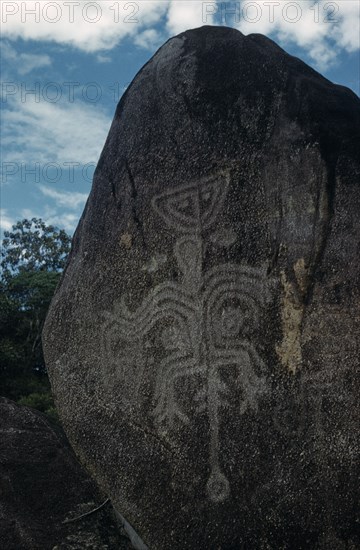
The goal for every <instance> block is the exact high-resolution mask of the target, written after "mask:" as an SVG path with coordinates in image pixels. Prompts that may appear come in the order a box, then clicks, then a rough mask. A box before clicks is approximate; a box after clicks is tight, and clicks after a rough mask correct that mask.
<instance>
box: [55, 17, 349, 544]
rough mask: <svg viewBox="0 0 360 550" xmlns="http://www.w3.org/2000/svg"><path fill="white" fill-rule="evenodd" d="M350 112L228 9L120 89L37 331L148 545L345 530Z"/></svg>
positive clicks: (88, 455) (281, 538)
mask: <svg viewBox="0 0 360 550" xmlns="http://www.w3.org/2000/svg"><path fill="white" fill-rule="evenodd" d="M359 115H360V102H359V99H358V98H357V97H356V96H355V94H354V93H353V92H351V91H350V90H348V89H346V88H344V87H342V86H337V85H335V84H332V83H331V82H329V81H328V80H326V79H325V78H323V77H322V76H321V75H319V74H318V73H316V72H315V71H314V70H312V69H311V68H309V67H308V66H306V65H305V64H304V63H303V62H301V61H300V60H298V59H296V58H294V57H291V56H290V55H288V54H286V53H285V52H284V51H283V50H282V49H281V48H279V47H278V46H277V45H276V44H275V43H274V42H272V41H271V40H269V39H267V38H265V37H264V36H261V35H250V36H246V37H245V36H243V35H242V34H241V33H240V32H238V31H236V30H233V29H229V28H224V27H203V28H200V29H195V30H191V31H187V32H185V33H182V34H180V35H179V36H177V37H175V38H173V39H171V40H169V41H168V42H167V43H166V44H165V45H164V46H163V47H162V48H161V49H160V50H159V51H158V52H157V53H156V54H155V55H154V57H153V58H152V59H151V60H150V61H149V63H147V64H146V65H145V66H144V67H143V69H142V70H141V71H140V72H139V74H138V75H137V76H136V78H135V79H134V81H133V82H132V84H131V86H130V87H129V88H128V90H127V91H126V93H125V94H124V96H123V97H122V99H121V101H120V103H119V106H118V108H117V111H116V114H115V118H114V121H113V124H112V127H111V130H110V133H109V136H108V139H107V142H106V144H105V147H104V150H103V153H102V155H101V158H100V161H99V163H98V166H97V170H96V173H95V177H94V183H93V188H92V191H91V194H90V197H89V200H88V202H87V205H86V208H85V211H84V213H83V216H82V218H81V220H80V223H79V226H78V228H77V231H76V234H75V237H74V241H73V248H72V252H71V255H70V259H69V262H68V265H67V269H66V271H65V273H64V276H63V279H62V282H61V284H60V286H59V288H58V290H57V293H56V295H55V298H54V301H53V303H52V306H51V309H50V313H49V316H48V319H47V323H46V327H45V333H44V346H45V354H46V360H47V365H48V367H49V372H50V377H51V381H52V387H53V391H54V393H55V398H56V402H57V405H58V408H59V411H60V415H61V418H62V421H63V423H64V425H65V428H66V431H67V434H68V436H69V438H70V440H71V442H72V445H73V446H74V448H75V450H76V452H77V453H78V455H79V456H80V458H81V460H82V461H83V462H84V463H85V464H86V465H87V467H88V468H89V469H90V471H92V472H93V474H94V476H95V477H96V479H97V480H98V482H99V483H100V484H101V486H102V487H103V488H104V490H105V491H106V492H107V494H109V496H110V497H111V499H112V502H113V503H114V505H115V507H116V508H117V510H118V511H119V512H120V513H121V514H123V515H124V516H125V517H126V519H127V520H128V521H129V523H130V524H131V525H132V526H133V527H134V528H135V529H136V530H137V533H138V535H139V536H140V537H141V538H142V540H143V542H144V544H146V545H147V546H148V547H149V548H150V549H151V550H152V549H155V550H156V549H161V550H168V549H170V548H171V549H172V550H174V549H181V550H185V549H193V548H201V549H203V548H204V549H215V548H216V549H218V548H220V549H230V548H237V549H239V548H246V549H259V548H270V549H276V550H278V549H279V548H283V549H300V548H304V549H305V548H306V549H308V548H319V549H324V550H325V549H326V550H328V549H329V548H332V549H345V548H355V547H357V545H358V544H359V539H358V535H357V533H356V526H357V522H356V502H357V496H358V495H357V491H356V486H357V484H356V468H355V464H356V456H357V451H358V448H357V444H356V441H357V440H356V430H357V426H358V424H357V420H358V418H357V416H356V411H357V406H356V395H357V393H356V392H357V391H358V384H357V383H356V382H355V372H356V369H357V367H358V363H359V355H360V354H359V335H360V292H359V280H360V265H359V236H360V216H359V212H360V185H359V166H360V164H359V150H360V147H359V123H360V116H359Z"/></svg>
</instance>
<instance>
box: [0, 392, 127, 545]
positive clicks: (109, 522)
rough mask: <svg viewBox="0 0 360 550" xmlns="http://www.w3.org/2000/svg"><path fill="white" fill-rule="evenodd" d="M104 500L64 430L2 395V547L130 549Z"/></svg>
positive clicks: (0, 478)
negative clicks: (79, 461)
mask: <svg viewBox="0 0 360 550" xmlns="http://www.w3.org/2000/svg"><path fill="white" fill-rule="evenodd" d="M102 501H103V502H105V500H104V497H103V496H101V495H100V493H99V490H98V488H97V487H96V485H95V483H94V481H93V480H92V479H91V478H90V477H89V475H88V474H87V473H86V472H85V471H84V470H83V468H82V467H81V466H80V464H79V463H78V461H77V460H76V457H75V455H74V452H73V450H72V449H71V447H70V445H69V443H68V441H67V439H66V437H65V435H64V432H63V431H62V430H61V428H60V427H59V426H57V425H55V424H53V423H52V422H51V421H49V420H48V419H47V417H46V416H45V415H43V414H41V413H39V412H38V411H35V410H33V409H30V408H28V407H22V406H20V405H17V404H16V403H14V402H13V401H10V400H9V399H5V398H4V397H0V548H1V550H80V549H81V550H121V549H123V550H125V549H127V548H130V547H131V546H130V543H129V541H128V540H127V539H126V538H125V536H124V534H122V533H121V529H120V526H119V525H118V521H117V518H116V517H115V515H114V513H113V512H112V510H111V506H109V505H108V504H107V505H104V506H102V507H100V508H99V505H100V506H101V503H102ZM97 508H99V509H98V510H97V512H96V513H95V512H93V513H90V514H89V512H92V511H93V510H95V509H97Z"/></svg>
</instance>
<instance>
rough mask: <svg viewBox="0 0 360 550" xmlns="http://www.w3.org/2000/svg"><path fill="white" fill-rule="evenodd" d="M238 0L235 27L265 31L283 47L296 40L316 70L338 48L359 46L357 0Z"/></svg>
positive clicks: (327, 62)
mask: <svg viewBox="0 0 360 550" xmlns="http://www.w3.org/2000/svg"><path fill="white" fill-rule="evenodd" d="M241 1H242V3H241V11H240V17H241V19H240V23H237V24H236V26H237V28H239V30H241V31H242V32H243V33H244V34H250V33H261V34H265V35H267V36H270V37H272V38H275V39H277V40H278V41H279V42H280V44H281V45H282V46H284V47H286V45H287V44H289V43H293V44H296V45H297V46H298V47H299V48H301V49H303V50H304V51H305V52H307V53H308V55H309V56H310V57H311V59H313V61H314V63H315V64H316V66H317V68H318V69H319V70H326V69H327V68H328V67H329V66H330V65H331V64H332V63H333V62H334V61H335V60H336V58H337V55H338V54H339V53H340V51H341V49H345V50H346V51H348V52H352V51H356V50H357V49H358V48H359V36H360V4H359V2H358V0H338V1H337V2H328V1H327V0H319V1H318V2H314V0H302V1H301V2H300V1H297V2H281V1H272V2H269V1H264V0H257V1H256V2H249V1H245V0H241ZM230 21H231V20H229V19H228V22H230ZM233 21H234V18H233Z"/></svg>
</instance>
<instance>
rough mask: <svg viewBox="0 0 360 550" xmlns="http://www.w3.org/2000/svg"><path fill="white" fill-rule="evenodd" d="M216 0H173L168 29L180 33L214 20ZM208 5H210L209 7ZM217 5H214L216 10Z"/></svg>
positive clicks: (170, 6)
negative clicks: (206, 0) (211, 0)
mask: <svg viewBox="0 0 360 550" xmlns="http://www.w3.org/2000/svg"><path fill="white" fill-rule="evenodd" d="M214 4H215V3H214V2H202V1H199V0H197V1H196V0H182V1H180V0H172V1H171V2H170V5H169V9H168V12H167V23H166V26H167V29H168V31H169V33H170V34H172V35H173V34H179V33H180V32H183V31H185V30H187V29H194V28H196V27H201V26H202V25H204V24H205V23H206V24H207V25H211V24H212V23H213V22H214V17H213V15H212V13H211V12H212V11H213V9H212V5H214ZM207 6H208V7H207ZM215 10H216V6H214V11H215Z"/></svg>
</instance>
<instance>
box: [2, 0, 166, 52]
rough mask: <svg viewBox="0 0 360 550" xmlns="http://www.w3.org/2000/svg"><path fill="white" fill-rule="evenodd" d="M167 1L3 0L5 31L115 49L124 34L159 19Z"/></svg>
mask: <svg viewBox="0 0 360 550" xmlns="http://www.w3.org/2000/svg"><path fill="white" fill-rule="evenodd" d="M167 5H168V1H167V0H149V1H146V2H131V1H130V2H129V1H128V0H124V1H114V2H109V1H105V2H104V1H98V2H88V1H87V0H78V1H77V2H74V5H73V6H72V5H71V3H70V2H64V1H63V0H56V1H53V2H46V3H45V2H35V1H29V0H14V1H12V2H2V8H1V11H2V22H3V31H2V32H3V36H4V37H7V38H10V39H17V38H23V39H25V40H29V39H32V40H46V41H52V42H56V43H58V44H67V45H71V46H75V47H77V48H79V49H81V50H83V51H86V52H98V51H100V50H109V49H112V48H113V47H114V46H116V45H117V44H118V43H119V42H120V41H121V40H122V39H123V38H125V37H127V36H133V35H137V34H138V33H139V32H140V29H141V28H143V27H149V26H153V25H154V24H156V23H157V22H159V21H160V19H161V17H162V16H163V15H164V13H165V12H166V9H167ZM31 10H32V11H33V12H35V14H34V13H33V14H31V13H30V11H31Z"/></svg>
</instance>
